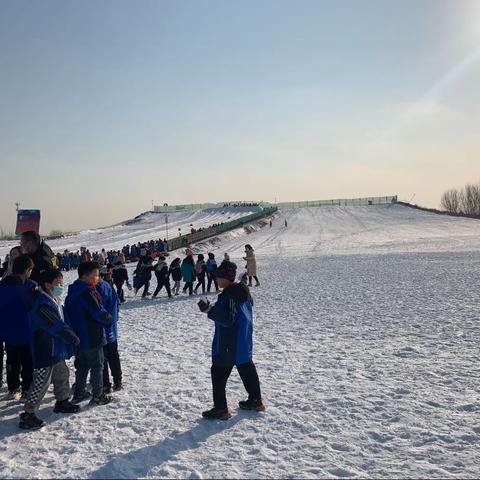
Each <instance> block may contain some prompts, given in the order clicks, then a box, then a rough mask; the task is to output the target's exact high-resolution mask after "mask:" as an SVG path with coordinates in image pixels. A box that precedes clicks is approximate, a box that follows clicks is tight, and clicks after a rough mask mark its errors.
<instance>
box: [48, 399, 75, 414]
mask: <svg viewBox="0 0 480 480" xmlns="http://www.w3.org/2000/svg"><path fill="white" fill-rule="evenodd" d="M79 410H80V406H79V405H75V404H73V403H72V402H71V401H70V400H69V399H68V398H67V399H65V400H62V401H61V402H56V403H55V407H54V408H53V411H54V412H55V413H77V412H78V411H79Z"/></svg>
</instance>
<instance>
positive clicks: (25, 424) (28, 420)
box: [18, 412, 45, 430]
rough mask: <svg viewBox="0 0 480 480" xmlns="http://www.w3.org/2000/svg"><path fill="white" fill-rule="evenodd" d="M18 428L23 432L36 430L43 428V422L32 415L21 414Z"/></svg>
mask: <svg viewBox="0 0 480 480" xmlns="http://www.w3.org/2000/svg"><path fill="white" fill-rule="evenodd" d="M18 426H19V427H20V428H23V429H24V430H37V429H39V428H42V427H43V426H45V422H44V421H43V420H42V419H40V418H38V417H37V416H36V415H35V414H34V413H27V412H23V413H22V414H21V415H20V422H19V423H18Z"/></svg>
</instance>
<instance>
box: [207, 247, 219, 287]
mask: <svg viewBox="0 0 480 480" xmlns="http://www.w3.org/2000/svg"><path fill="white" fill-rule="evenodd" d="M217 268H218V266H217V261H216V260H215V254H213V253H212V252H210V253H209V254H208V260H207V263H206V265H205V269H206V271H207V278H208V284H207V292H208V293H210V289H211V287H212V283H213V284H214V285H215V291H216V292H218V282H217V277H216V275H215V272H216V270H217Z"/></svg>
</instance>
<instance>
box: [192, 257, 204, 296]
mask: <svg viewBox="0 0 480 480" xmlns="http://www.w3.org/2000/svg"><path fill="white" fill-rule="evenodd" d="M195 273H196V274H197V280H198V283H197V286H196V287H195V293H197V290H198V287H200V286H201V287H202V293H205V274H206V269H205V257H204V256H203V255H202V254H200V255H199V256H198V260H197V263H196V265H195Z"/></svg>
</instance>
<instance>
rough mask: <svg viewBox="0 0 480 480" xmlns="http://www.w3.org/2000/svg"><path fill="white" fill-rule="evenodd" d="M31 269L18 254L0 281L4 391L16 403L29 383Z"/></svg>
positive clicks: (30, 262) (31, 372) (32, 289)
mask: <svg viewBox="0 0 480 480" xmlns="http://www.w3.org/2000/svg"><path fill="white" fill-rule="evenodd" d="M33 267H34V265H33V262H32V260H31V258H30V257H28V256H27V255H21V256H19V257H17V258H16V259H15V260H14V262H13V265H12V272H11V274H10V275H8V276H7V277H5V278H4V279H3V280H2V281H1V282H0V340H3V341H5V347H6V348H5V349H6V352H7V362H6V365H7V385H8V391H9V393H10V395H11V397H12V398H14V399H17V400H18V399H19V398H20V396H22V397H23V398H26V395H27V392H28V389H29V388H30V384H31V383H32V374H33V366H32V353H31V350H30V345H29V341H30V331H29V326H28V311H29V310H30V308H31V306H32V303H33V292H34V291H35V289H36V287H37V285H36V283H35V282H33V281H31V280H29V278H30V275H31V272H32V270H33ZM20 374H21V377H22V381H21V382H20Z"/></svg>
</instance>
